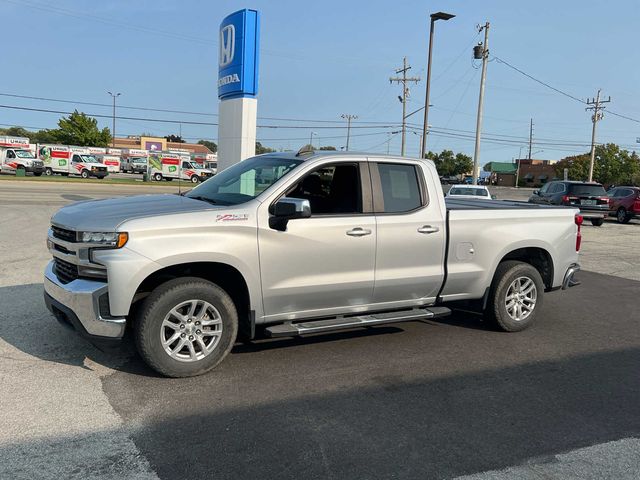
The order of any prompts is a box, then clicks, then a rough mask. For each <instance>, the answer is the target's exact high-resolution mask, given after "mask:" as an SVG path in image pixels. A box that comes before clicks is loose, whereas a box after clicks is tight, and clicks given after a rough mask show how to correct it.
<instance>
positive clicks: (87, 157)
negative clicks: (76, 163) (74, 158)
mask: <svg viewBox="0 0 640 480" xmlns="http://www.w3.org/2000/svg"><path fill="white" fill-rule="evenodd" d="M80 158H81V159H82V161H83V162H84V163H100V162H98V160H96V157H94V156H93V155H80Z"/></svg>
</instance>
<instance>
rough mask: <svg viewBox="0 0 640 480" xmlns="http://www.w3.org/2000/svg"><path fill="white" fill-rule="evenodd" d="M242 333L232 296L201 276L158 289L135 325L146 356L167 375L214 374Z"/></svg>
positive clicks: (150, 297) (150, 364)
mask: <svg viewBox="0 0 640 480" xmlns="http://www.w3.org/2000/svg"><path fill="white" fill-rule="evenodd" d="M237 333H238V313H237V311H236V307H235V305H234V303H233V301H232V300H231V297H230V296H229V295H228V294H227V293H226V292H225V291H224V290H222V289H221V288H220V287H218V286H217V285H216V284H214V283H212V282H209V281H207V280H204V279H201V278H196V277H184V278H177V279H174V280H170V281H168V282H166V283H164V284H162V285H160V286H159V287H157V288H156V289H155V290H154V291H153V292H152V293H151V295H149V296H148V297H147V298H146V299H145V300H144V304H143V305H142V308H141V309H140V313H139V315H138V318H137V321H136V323H135V337H136V345H137V348H138V352H139V353H140V356H141V357H142V358H143V359H144V361H145V362H146V363H147V365H149V366H150V367H151V368H153V369H154V370H155V371H157V372H158V373H160V374H161V375H165V376H167V377H191V376H195V375H201V374H203V373H205V372H208V371H209V370H211V369H212V368H214V367H215V366H216V365H218V364H219V363H220V362H221V361H222V360H223V359H224V358H225V357H226V356H227V354H228V353H229V351H230V350H231V347H233V344H234V342H235V340H236V336H237Z"/></svg>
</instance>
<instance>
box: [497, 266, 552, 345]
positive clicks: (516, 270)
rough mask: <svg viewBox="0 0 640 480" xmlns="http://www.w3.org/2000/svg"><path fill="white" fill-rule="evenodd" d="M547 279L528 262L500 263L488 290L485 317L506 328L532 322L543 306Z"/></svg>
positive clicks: (511, 329)
mask: <svg viewBox="0 0 640 480" xmlns="http://www.w3.org/2000/svg"><path fill="white" fill-rule="evenodd" d="M543 295H544V283H543V281H542V277H541V276H540V273H539V272H538V270H536V268H535V267H533V266H532V265H529V264H528V263H524V262H519V261H514V260H508V261H506V262H502V263H501V264H500V265H498V268H497V269H496V274H495V276H494V277H493V282H492V284H491V289H490V290H489V301H488V304H487V309H486V310H485V319H486V320H487V321H489V322H490V323H491V324H493V325H494V326H496V327H497V328H499V329H500V330H503V331H505V332H519V331H520V330H524V329H525V328H527V327H529V326H531V324H533V322H534V321H535V319H536V316H537V315H538V312H539V311H540V309H541V308H542V301H543Z"/></svg>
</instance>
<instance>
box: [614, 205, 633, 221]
mask: <svg viewBox="0 0 640 480" xmlns="http://www.w3.org/2000/svg"><path fill="white" fill-rule="evenodd" d="M616 220H618V223H629V220H631V216H630V215H629V214H628V213H627V210H626V208H624V207H620V208H619V209H618V211H617V212H616Z"/></svg>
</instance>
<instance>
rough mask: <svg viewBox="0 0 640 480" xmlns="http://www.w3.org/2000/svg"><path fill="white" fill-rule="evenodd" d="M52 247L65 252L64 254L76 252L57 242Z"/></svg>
mask: <svg viewBox="0 0 640 480" xmlns="http://www.w3.org/2000/svg"><path fill="white" fill-rule="evenodd" d="M53 248H55V249H56V250H57V251H59V252H62V253H64V254H66V255H75V254H76V252H72V251H71V250H69V249H68V248H65V247H63V246H62V245H58V244H57V243H56V244H54V245H53Z"/></svg>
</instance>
